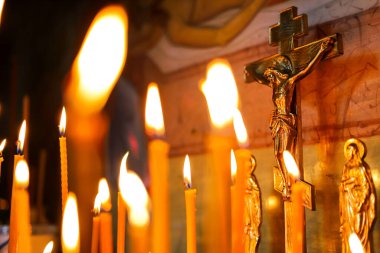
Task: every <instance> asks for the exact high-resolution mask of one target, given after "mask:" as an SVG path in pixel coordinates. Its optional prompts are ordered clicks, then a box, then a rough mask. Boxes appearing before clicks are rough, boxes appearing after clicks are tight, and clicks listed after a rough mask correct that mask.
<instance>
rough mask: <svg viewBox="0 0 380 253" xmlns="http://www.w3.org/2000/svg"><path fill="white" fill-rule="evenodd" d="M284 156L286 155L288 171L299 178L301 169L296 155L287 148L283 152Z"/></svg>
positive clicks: (285, 160)
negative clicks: (295, 158)
mask: <svg viewBox="0 0 380 253" xmlns="http://www.w3.org/2000/svg"><path fill="white" fill-rule="evenodd" d="M283 157H284V162H285V166H286V169H287V170H288V172H289V173H290V174H291V175H292V176H293V177H294V178H299V177H300V170H299V169H298V166H297V163H296V160H294V157H293V156H292V154H291V153H290V152H289V151H287V150H285V151H284V153H283Z"/></svg>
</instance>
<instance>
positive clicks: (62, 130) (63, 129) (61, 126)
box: [59, 107, 66, 136]
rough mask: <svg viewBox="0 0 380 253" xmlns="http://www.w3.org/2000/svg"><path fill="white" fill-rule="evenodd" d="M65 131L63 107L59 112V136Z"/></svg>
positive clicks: (64, 111)
mask: <svg viewBox="0 0 380 253" xmlns="http://www.w3.org/2000/svg"><path fill="white" fill-rule="evenodd" d="M65 131H66V110H65V107H63V108H62V113H61V120H60V122H59V133H60V135H61V136H64V135H65Z"/></svg>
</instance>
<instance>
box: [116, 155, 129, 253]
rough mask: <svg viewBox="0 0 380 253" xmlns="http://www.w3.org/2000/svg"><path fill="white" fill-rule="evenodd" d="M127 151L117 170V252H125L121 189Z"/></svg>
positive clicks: (123, 209)
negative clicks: (118, 170)
mask: <svg viewBox="0 0 380 253" xmlns="http://www.w3.org/2000/svg"><path fill="white" fill-rule="evenodd" d="M128 154H129V153H128V152H127V153H126V154H125V155H124V156H123V159H121V164H120V172H119V192H118V194H117V253H124V252H125V216H126V215H127V210H126V204H125V202H124V201H123V198H122V194H121V190H122V189H123V188H124V187H125V186H126V182H125V180H126V174H127V158H128Z"/></svg>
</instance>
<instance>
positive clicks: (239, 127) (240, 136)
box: [233, 109, 249, 148]
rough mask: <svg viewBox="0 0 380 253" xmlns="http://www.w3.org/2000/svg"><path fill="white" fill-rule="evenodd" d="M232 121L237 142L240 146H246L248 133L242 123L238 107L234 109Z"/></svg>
mask: <svg viewBox="0 0 380 253" xmlns="http://www.w3.org/2000/svg"><path fill="white" fill-rule="evenodd" d="M233 123H234V129H235V134H236V138H237V140H238V142H239V146H240V147H241V148H246V147H248V146H249V141H248V133H247V129H246V127H245V125H244V121H243V117H242V116H241V113H240V111H239V109H236V110H235V113H234V117H233Z"/></svg>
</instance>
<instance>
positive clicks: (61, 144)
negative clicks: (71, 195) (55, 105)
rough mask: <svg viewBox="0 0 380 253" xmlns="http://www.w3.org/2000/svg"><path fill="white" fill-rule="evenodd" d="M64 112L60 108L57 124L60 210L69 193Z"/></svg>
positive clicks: (63, 109)
mask: <svg viewBox="0 0 380 253" xmlns="http://www.w3.org/2000/svg"><path fill="white" fill-rule="evenodd" d="M65 130H66V110H65V107H63V108H62V114H61V120H60V123H59V134H60V137H59V150H60V155H61V197H62V209H63V207H64V206H65V203H66V200H67V194H68V192H69V190H68V189H69V188H68V182H67V147H66V137H65Z"/></svg>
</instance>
